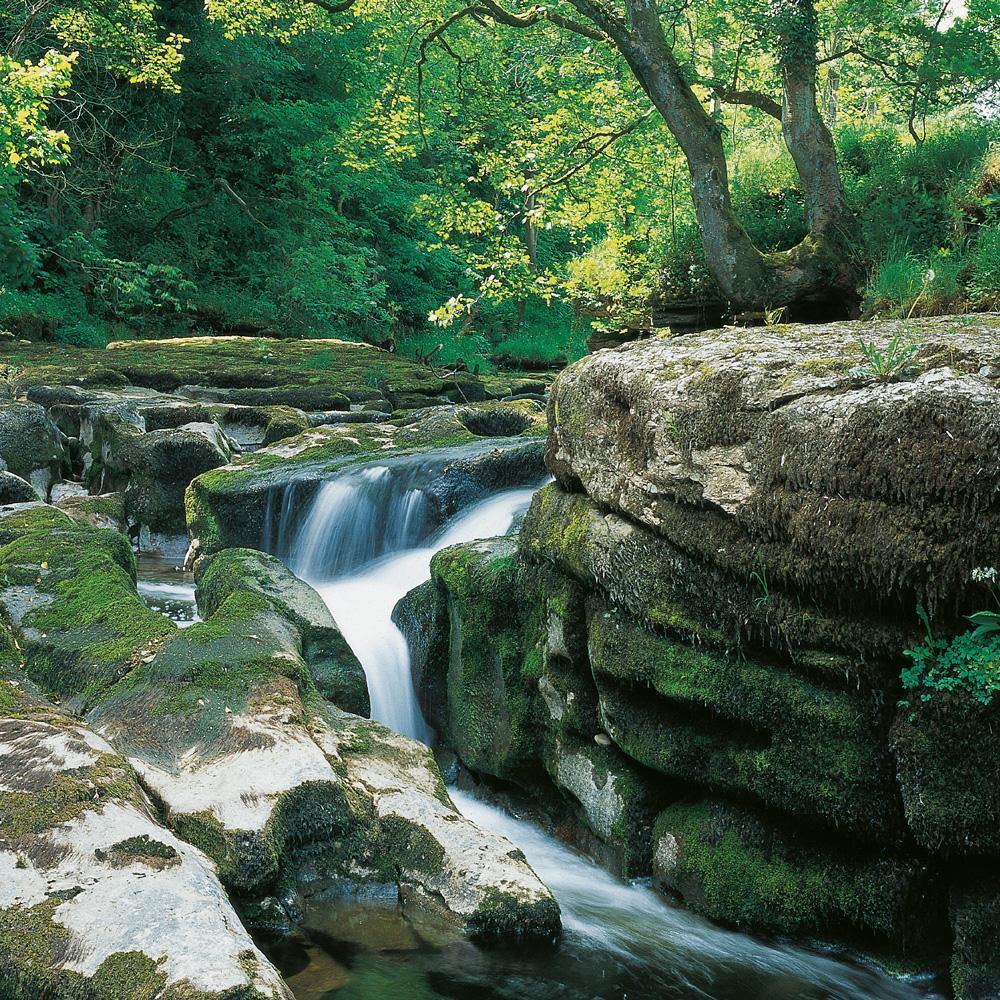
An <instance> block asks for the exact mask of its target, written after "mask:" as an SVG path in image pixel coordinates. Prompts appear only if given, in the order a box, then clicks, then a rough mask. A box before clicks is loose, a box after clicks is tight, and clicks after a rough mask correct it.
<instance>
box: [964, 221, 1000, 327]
mask: <svg viewBox="0 0 1000 1000" xmlns="http://www.w3.org/2000/svg"><path fill="white" fill-rule="evenodd" d="M969 258H970V264H971V266H972V278H971V280H970V281H969V292H970V294H971V297H972V300H973V302H974V303H975V304H976V306H977V307H979V308H982V309H998V308H1000V223H995V224H994V225H992V226H984V227H983V229H982V230H981V232H980V233H979V237H978V238H977V240H976V243H975V246H974V247H973V249H972V251H971V252H970V254H969Z"/></svg>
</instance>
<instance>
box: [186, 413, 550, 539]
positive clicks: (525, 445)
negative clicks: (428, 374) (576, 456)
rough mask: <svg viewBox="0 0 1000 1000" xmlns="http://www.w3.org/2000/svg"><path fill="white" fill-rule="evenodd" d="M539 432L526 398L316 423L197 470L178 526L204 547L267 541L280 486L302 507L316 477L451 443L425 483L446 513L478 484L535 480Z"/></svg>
mask: <svg viewBox="0 0 1000 1000" xmlns="http://www.w3.org/2000/svg"><path fill="white" fill-rule="evenodd" d="M491 414H492V416H491ZM469 425H471V426H473V427H474V428H476V429H475V430H470V429H469ZM479 431H483V432H485V433H483V434H480V433H479ZM498 435H507V436H506V437H498ZM542 435H544V418H543V414H542V411H541V410H540V409H539V407H538V406H537V404H535V403H532V402H530V401H529V402H515V403H485V404H482V405H468V406H439V407H434V408H433V409H422V410H419V411H416V412H414V413H412V414H409V415H407V416H404V417H400V418H398V419H395V420H393V421H392V422H390V423H371V424H332V425H322V426H318V427H315V428H313V429H311V430H309V431H306V432H305V433H303V434H299V435H298V436H296V437H293V438H289V439H287V440H285V441H282V442H279V443H278V444H276V445H273V446H270V447H267V448H261V449H260V450H258V451H255V452H253V453H251V454H248V455H244V456H241V457H240V458H237V459H236V460H235V461H233V462H232V463H231V464H229V465H227V466H225V467H223V468H219V469H215V470H213V471H211V472H209V473H206V474H205V475H202V476H199V477H197V478H196V479H195V480H194V481H193V482H192V483H191V485H190V487H189V488H188V491H187V497H186V503H187V520H188V530H189V532H190V534H191V536H192V538H195V539H198V541H199V544H200V550H201V551H202V552H205V553H207V552H214V551H217V550H218V549H220V548H228V547H236V546H251V547H258V546H259V547H269V544H270V543H271V542H273V539H267V538H265V537H264V535H265V531H274V530H276V525H277V523H278V521H280V513H281V510H282V508H283V507H284V506H285V501H286V499H287V497H288V491H289V490H291V489H295V490H296V493H295V500H296V504H297V505H298V506H300V507H305V506H307V505H308V503H309V500H310V499H311V496H312V494H313V493H314V492H315V490H316V489H317V488H318V486H319V484H320V483H321V482H322V481H324V480H327V479H330V478H332V477H333V476H335V475H337V474H338V473H340V472H343V471H345V470H346V469H348V468H350V467H352V466H357V465H360V464H362V463H364V462H369V461H372V460H373V459H376V458H377V459H379V460H381V459H383V458H392V457H395V456H405V455H411V454H419V453H421V452H426V451H428V450H430V449H451V451H449V452H447V453H442V454H441V456H440V458H441V465H442V475H441V476H440V477H439V478H438V480H437V481H436V482H435V483H434V484H433V486H434V491H433V492H434V497H433V499H434V500H435V502H436V503H437V504H438V505H439V506H440V507H441V510H442V513H446V514H451V513H453V512H454V510H455V509H456V508H457V506H458V505H459V503H460V502H461V500H462V499H463V498H466V499H467V498H468V497H469V496H470V495H476V493H481V492H482V491H483V490H485V489H499V488H501V487H503V486H513V485H521V484H524V483H528V482H537V481H538V480H539V479H540V478H541V477H542V476H543V475H544V467H543V465H542V451H543V444H542V440H541V439H542Z"/></svg>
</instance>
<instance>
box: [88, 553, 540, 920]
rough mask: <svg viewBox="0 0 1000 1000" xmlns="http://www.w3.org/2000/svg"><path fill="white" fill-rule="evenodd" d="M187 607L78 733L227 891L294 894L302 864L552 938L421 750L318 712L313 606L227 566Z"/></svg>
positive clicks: (234, 561) (327, 651)
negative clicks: (136, 786)
mask: <svg viewBox="0 0 1000 1000" xmlns="http://www.w3.org/2000/svg"><path fill="white" fill-rule="evenodd" d="M199 596H200V598H201V600H202V602H203V603H202V605H201V609H202V611H203V612H204V613H205V615H206V617H205V620H204V621H202V622H199V623H196V624H194V625H192V626H191V627H190V628H187V629H185V630H183V631H180V632H178V633H176V634H175V635H174V636H173V637H172V638H171V639H170V641H168V642H166V643H164V644H163V646H162V648H160V649H159V650H158V651H157V652H156V653H155V655H152V656H149V657H146V658H144V659H143V661H142V662H140V663H138V664H137V665H135V666H134V667H133V669H132V670H131V671H130V672H129V673H128V674H127V675H126V676H125V677H123V678H122V679H121V680H120V681H119V682H118V683H117V684H116V685H115V686H114V687H112V688H111V689H110V690H108V691H107V692H105V693H104V695H103V696H102V698H101V699H100V702H99V703H98V704H97V705H95V707H94V708H93V709H92V710H91V712H90V714H89V720H90V722H91V723H92V725H94V726H95V727H96V728H97V729H98V730H99V731H100V732H101V733H102V734H104V735H105V736H106V737H107V738H109V739H111V740H112V741H113V742H114V743H115V744H116V745H117V746H118V747H120V748H121V750H122V752H123V753H124V754H125V755H126V756H127V758H128V759H129V761H130V762H131V764H132V765H133V767H134V768H135V770H136V772H137V773H138V775H139V777H140V780H141V782H142V784H143V786H144V788H145V789H146V790H147V791H148V792H149V793H150V795H151V796H152V797H153V799H154V800H155V801H156V802H157V803H158V804H159V806H160V807H161V809H162V810H163V814H164V816H165V818H166V821H167V823H168V824H169V826H170V828H171V829H172V830H174V831H175V833H177V835H178V836H180V837H182V838H183V839H185V840H187V841H189V842H191V843H193V844H195V845H196V846H198V847H199V848H201V849H202V850H204V851H205V853H206V854H208V855H209V857H211V858H212V859H213V860H214V861H215V862H216V864H217V865H218V869H219V875H220V878H221V879H222V881H223V882H224V883H225V884H226V885H227V886H228V887H229V888H230V889H232V890H233V891H235V892H238V893H240V894H241V895H243V896H246V897H249V898H256V897H260V896H262V895H267V894H270V893H271V892H273V891H274V889H275V887H276V886H277V885H279V884H280V885H282V886H285V887H286V888H288V887H291V888H294V887H295V885H296V878H297V875H298V873H299V872H300V870H302V866H303V865H304V866H306V870H307V871H308V872H311V873H314V874H313V875H311V876H310V879H311V880H314V878H315V873H316V872H321V873H322V874H324V875H329V876H330V877H337V878H341V879H343V878H349V879H353V880H357V879H376V880H379V881H383V882H384V881H396V882H398V883H399V884H400V886H401V891H402V890H405V891H406V892H407V893H408V894H409V896H410V897H411V899H412V900H413V901H414V902H415V903H419V904H420V905H428V901H431V900H435V901H436V905H441V903H442V902H443V904H444V907H445V909H446V910H447V911H448V912H449V913H450V914H452V916H453V917H456V918H458V919H459V920H460V921H461V923H462V925H463V926H465V927H466V928H467V929H468V930H470V932H475V933H487V932H488V931H489V930H490V927H492V928H493V930H494V932H495V933H497V934H500V935H504V936H510V935H514V936H517V935H527V936H541V937H551V936H552V935H553V934H554V933H555V932H556V931H557V929H558V908H557V907H556V906H555V904H554V902H553V901H552V897H551V895H550V894H549V892H548V890H547V889H545V887H544V886H543V885H542V884H541V882H539V880H538V878H537V876H535V874H534V873H533V872H532V871H531V869H530V868H529V867H528V866H527V864H526V863H525V862H524V860H523V858H522V857H521V856H520V855H518V853H517V852H515V851H514V849H513V847H511V845H509V844H508V843H507V842H506V841H504V840H502V838H498V837H495V836H493V835H490V834H486V833H484V832H483V831H480V830H478V828H476V827H475V826H474V825H473V824H471V823H469V822H468V821H466V820H464V819H463V818H462V817H461V816H460V815H459V814H458V813H457V811H456V810H455V808H454V806H453V805H452V804H451V802H450V800H449V799H448V796H447V792H446V791H445V789H444V785H443V782H442V780H441V775H440V772H439V771H438V769H437V765H436V764H435V763H434V759H433V757H432V756H431V754H430V751H429V750H428V749H427V748H426V747H424V746H423V745H422V744H419V743H416V742H415V741H413V740H409V739H407V738H405V737H401V736H397V735H395V734H392V733H390V732H389V731H388V730H386V729H384V728H383V727H381V726H379V725H377V724H376V723H372V722H369V721H367V720H364V719H361V718H359V717H358V716H356V715H351V714H348V713H346V712H342V711H340V710H338V709H337V708H335V707H334V706H333V705H331V704H330V703H329V702H327V701H326V700H325V699H324V697H323V695H322V693H321V691H320V690H319V687H318V685H317V682H316V679H315V678H314V674H313V663H312V662H310V661H309V655H310V643H317V644H318V645H317V646H316V647H315V649H318V650H319V652H318V653H316V656H317V661H316V662H318V663H319V667H318V668H317V672H318V673H319V674H320V675H321V676H323V677H324V678H325V680H327V681H329V677H328V676H326V675H323V668H325V667H328V666H329V664H324V663H323V662H322V661H323V658H324V657H328V656H330V655H331V650H332V648H333V647H332V646H331V645H330V643H329V641H327V643H326V645H324V644H323V640H330V638H331V635H330V632H329V629H330V627H331V624H330V622H329V620H328V619H327V618H325V617H324V616H323V615H322V614H321V612H320V607H321V605H319V603H318V602H319V598H318V596H317V595H316V594H315V593H314V592H312V591H311V590H310V589H309V588H307V587H306V585H305V584H304V583H302V582H301V581H298V580H296V579H295V578H294V577H292V576H291V574H290V573H288V571H287V570H285V569H284V568H283V567H281V566H280V564H278V563H277V561H276V560H274V559H272V558H271V557H268V556H264V555H263V554H261V553H256V552H246V551H237V552H231V553H229V552H222V553H219V554H218V555H216V556H214V557H213V558H212V559H210V560H207V561H206V562H205V563H204V564H203V566H202V567H200V571H199ZM338 635H339V634H338ZM315 649H314V650H313V652H315ZM355 662H356V661H355ZM497 893H501V894H505V895H504V898H505V899H506V901H507V902H506V909H505V911H504V912H505V913H506V914H507V916H506V918H505V919H504V920H501V919H500V916H499V915H498V913H497V912H496V911H495V907H494V903H495V902H496V898H497ZM484 908H485V909H484ZM487 912H488V914H489V919H488V920H487V918H486V916H484V914H485V913H487Z"/></svg>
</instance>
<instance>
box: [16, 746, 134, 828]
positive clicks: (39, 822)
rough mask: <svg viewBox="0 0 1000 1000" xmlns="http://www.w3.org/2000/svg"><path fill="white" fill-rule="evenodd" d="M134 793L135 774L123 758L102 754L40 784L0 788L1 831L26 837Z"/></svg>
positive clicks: (126, 798) (55, 773) (129, 796)
mask: <svg viewBox="0 0 1000 1000" xmlns="http://www.w3.org/2000/svg"><path fill="white" fill-rule="evenodd" d="M136 794H137V786H136V783H135V776H134V775H133V774H132V771H131V769H130V768H129V767H128V765H127V764H126V763H125V761H124V760H122V758H121V757H118V756H116V755H112V754H102V755H101V756H100V757H99V758H98V759H97V761H96V763H94V764H93V765H90V766H88V767H84V768H78V769H75V770H69V771H54V772H52V773H51V775H50V777H49V779H48V780H47V781H46V783H45V784H44V786H42V787H40V788H36V789H32V790H31V791H23V792H22V791H3V792H0V832H2V833H3V836H4V838H5V839H7V840H8V841H10V842H14V843H17V842H20V841H26V840H28V839H30V838H33V837H35V836H37V835H38V834H41V833H44V832H45V831H46V830H50V829H52V827H54V826H58V825H59V824H61V823H68V822H70V821H72V820H74V819H76V818H78V817H79V816H81V815H82V814H83V813H85V812H87V811H88V810H91V809H97V808H100V806H101V804H102V803H103V802H107V801H113V800H131V799H132V798H134V797H135V795H136Z"/></svg>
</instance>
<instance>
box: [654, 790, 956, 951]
mask: <svg viewBox="0 0 1000 1000" xmlns="http://www.w3.org/2000/svg"><path fill="white" fill-rule="evenodd" d="M654 841H655V843H656V844H657V845H660V846H659V853H658V856H659V857H660V858H661V861H662V867H661V870H660V873H659V874H660V877H661V878H662V880H663V882H664V884H665V885H666V886H667V887H668V888H670V889H671V890H672V891H674V892H677V893H679V894H680V895H681V896H683V898H684V900H685V902H686V903H687V904H688V905H689V906H691V907H692V908H693V909H695V910H697V911H698V912H700V913H703V914H705V915H706V916H709V917H711V918H712V919H713V920H718V921H721V922H723V923H726V924H729V925H735V926H738V927H742V928H750V929H754V930H763V931H767V932H770V933H781V934H816V935H822V936H825V937H845V936H846V937H848V938H854V939H855V940H862V941H867V942H883V943H887V944H891V945H892V947H893V949H894V950H895V951H896V952H897V953H899V954H907V953H909V954H913V953H918V954H923V953H925V952H926V951H927V949H932V950H933V949H934V948H940V947H941V945H942V944H943V942H944V940H946V928H945V925H944V915H945V907H944V897H943V894H942V893H941V892H940V891H939V889H938V887H937V886H936V885H935V883H934V882H933V881H932V880H928V878H927V876H926V874H925V872H924V870H923V866H922V865H921V864H920V863H917V862H912V861H904V860H900V859H898V858H894V857H892V856H891V855H887V854H874V855H865V854H864V853H852V851H851V850H850V849H849V848H845V847H844V845H839V844H838V845H834V844H829V843H825V842H823V841H822V840H818V841H817V840H814V839H811V838H810V837H808V836H806V835H805V834H803V833H801V832H798V831H797V832H796V833H795V834H794V835H791V836H788V835H786V834H785V832H784V831H783V830H781V829H780V828H778V827H775V826H773V825H772V824H770V823H768V822H766V821H765V820H763V819H761V818H759V817H758V816H756V815H755V814H753V813H751V812H749V811H747V810H745V809H741V808H738V807H734V806H730V805H723V804H722V803H712V802H701V803H698V804H686V803H682V804H677V805H673V806H670V807H668V808H667V809H666V810H664V812H662V813H661V814H660V816H659V817H658V819H657V821H656V827H655V832H654Z"/></svg>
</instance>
